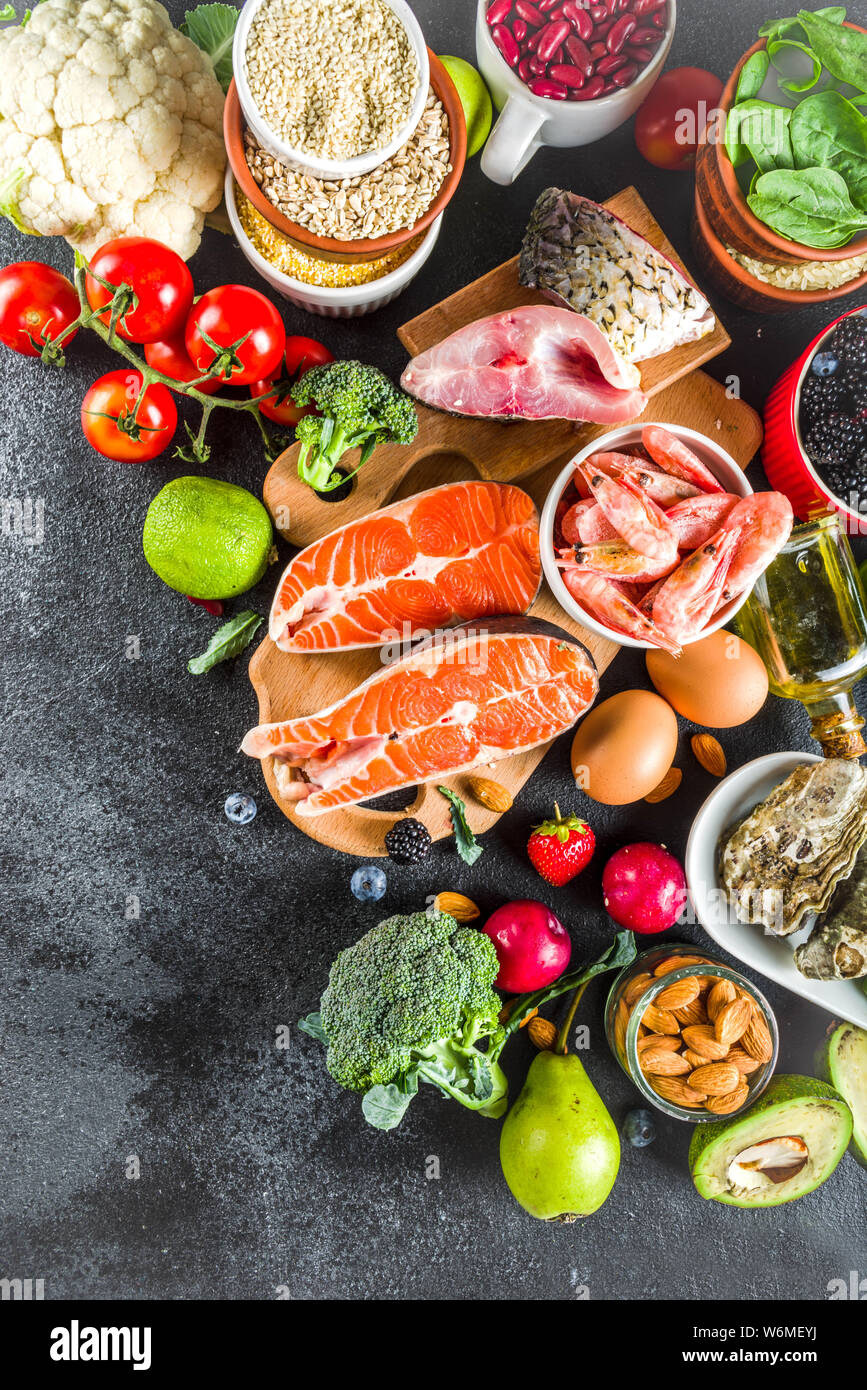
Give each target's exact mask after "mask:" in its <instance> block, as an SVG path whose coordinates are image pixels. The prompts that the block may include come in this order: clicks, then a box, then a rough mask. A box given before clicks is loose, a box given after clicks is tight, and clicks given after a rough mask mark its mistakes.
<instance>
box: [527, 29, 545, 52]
mask: <svg viewBox="0 0 867 1390" xmlns="http://www.w3.org/2000/svg"><path fill="white" fill-rule="evenodd" d="M544 32H545V30H544V29H536V30H535V31H534V32H533V33H532V34H531V35H530V37H529V38H528V39H527V41H526V43H525V44H524V49H525V51H526V52H527V53H535V52H536V49H537V48H538V47H539V40H540V39H541V37H542V35H543V34H544Z"/></svg>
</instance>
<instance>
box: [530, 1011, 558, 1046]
mask: <svg viewBox="0 0 867 1390" xmlns="http://www.w3.org/2000/svg"><path fill="white" fill-rule="evenodd" d="M527 1037H528V1038H529V1039H530V1042H531V1043H532V1044H533V1046H534V1047H538V1049H539V1051H540V1052H551V1051H552V1049H553V1047H554V1044H555V1042H556V1041H557V1029H556V1027H555V1025H554V1024H553V1023H551V1022H550V1020H549V1019H547V1018H542V1015H541V1014H537V1015H536V1017H535V1018H531V1019H530V1022H529V1023H528V1024H527Z"/></svg>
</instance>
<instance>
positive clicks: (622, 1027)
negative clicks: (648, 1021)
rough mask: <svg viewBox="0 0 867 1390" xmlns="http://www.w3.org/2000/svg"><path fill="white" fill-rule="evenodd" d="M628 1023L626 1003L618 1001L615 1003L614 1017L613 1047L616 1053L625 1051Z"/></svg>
mask: <svg viewBox="0 0 867 1390" xmlns="http://www.w3.org/2000/svg"><path fill="white" fill-rule="evenodd" d="M628 1023H629V1010H628V1009H627V1007H626V1001H625V1000H624V999H620V1000H618V1002H617V1013H616V1014H615V1016H614V1045H615V1047H616V1048H617V1051H618V1052H625V1051H626V1028H627V1025H628Z"/></svg>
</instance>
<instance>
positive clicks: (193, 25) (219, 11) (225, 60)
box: [181, 5, 238, 92]
mask: <svg viewBox="0 0 867 1390" xmlns="http://www.w3.org/2000/svg"><path fill="white" fill-rule="evenodd" d="M237 23H238V11H237V10H236V9H235V6H234V5H199V6H198V7H197V9H195V10H187V12H186V14H185V15H184V22H183V24H182V25H181V33H182V34H186V36H187V38H189V39H192V41H193V43H194V44H195V45H196V47H197V48H201V49H202V51H203V52H204V53H207V55H208V57H209V58H210V60H211V62H212V63H213V65H214V72H215V73H216V75H217V81H218V82H219V84H220V86H221V87H222V89H223V91H224V92H228V90H229V83H230V82H231V81H232V41H233V39H234V37H235V27H236V25H237Z"/></svg>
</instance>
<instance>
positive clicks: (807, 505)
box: [762, 305, 867, 535]
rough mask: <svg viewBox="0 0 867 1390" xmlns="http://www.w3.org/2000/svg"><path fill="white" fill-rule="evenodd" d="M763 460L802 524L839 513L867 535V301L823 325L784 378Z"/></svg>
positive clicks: (774, 394)
mask: <svg viewBox="0 0 867 1390" xmlns="http://www.w3.org/2000/svg"><path fill="white" fill-rule="evenodd" d="M762 463H763V464H764V468H765V472H766V473H767V475H768V479H769V480H770V483H771V485H772V487H775V488H776V489H777V490H778V491H779V492H784V493H785V494H786V496H787V497H788V499H789V501H790V502H791V504H792V507H793V509H794V511H795V515H796V516H798V517H799V518H800V519H801V520H802V521H809V520H811V519H812V518H813V517H816V516H820V515H821V514H822V513H823V512H831V511H834V512H837V513H838V514H839V515H840V517H841V519H842V520H843V522H844V524H845V527H846V530H847V531H848V532H849V534H850V535H867V305H862V306H861V307H860V308H858V309H850V311H849V312H848V313H846V314H843V315H842V316H841V317H840V318H838V319H835V320H834V322H833V323H831V324H829V325H828V327H827V328H823V329H822V332H821V333H819V334H818V335H817V336H816V337H815V338H814V339H813V341H812V342H811V343H810V344H809V346H808V347H806V348H805V349H804V351H803V353H802V354H801V356H800V357H799V358H798V360H797V361H796V362H794V363H793V364H792V366H791V367H789V369H788V371H787V372H785V373H784V374H783V376H782V377H780V380H779V381H778V382H777V384H776V386H775V387H774V388H773V390H772V391H771V393H770V395H769V396H768V400H767V404H766V406H765V442H764V444H763V446H762Z"/></svg>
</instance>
